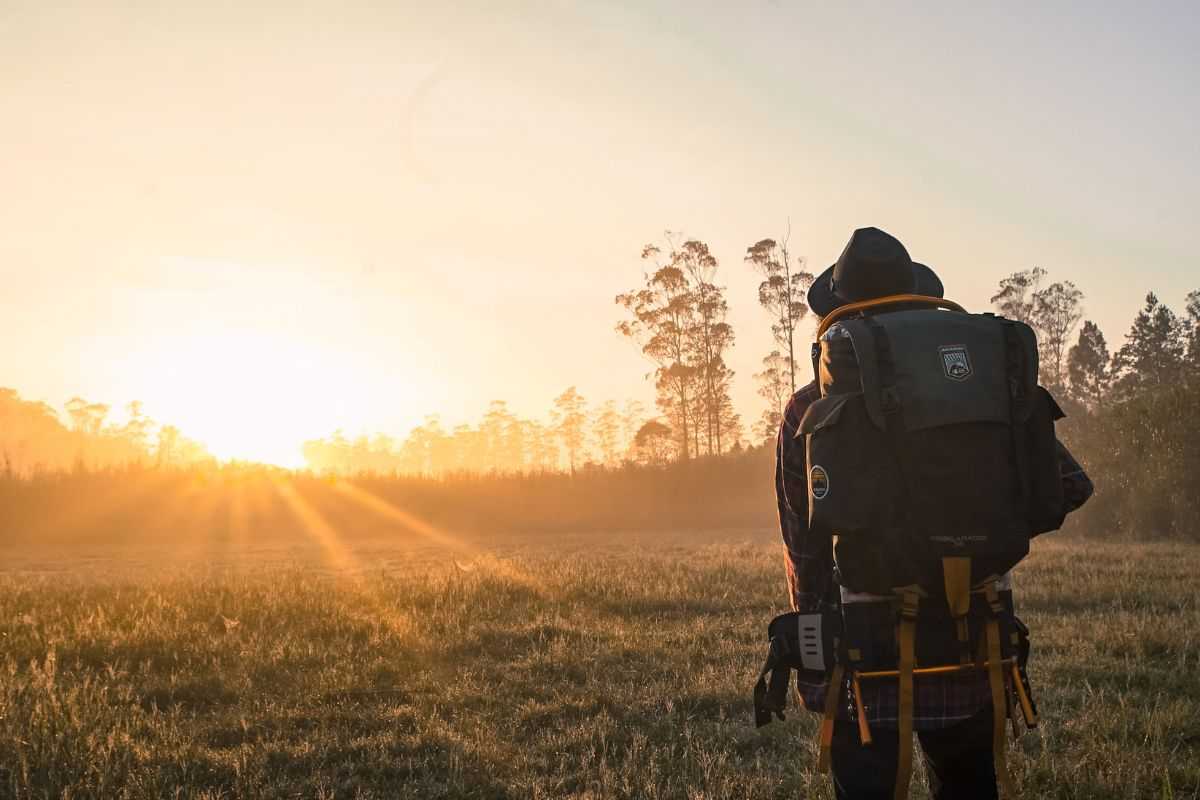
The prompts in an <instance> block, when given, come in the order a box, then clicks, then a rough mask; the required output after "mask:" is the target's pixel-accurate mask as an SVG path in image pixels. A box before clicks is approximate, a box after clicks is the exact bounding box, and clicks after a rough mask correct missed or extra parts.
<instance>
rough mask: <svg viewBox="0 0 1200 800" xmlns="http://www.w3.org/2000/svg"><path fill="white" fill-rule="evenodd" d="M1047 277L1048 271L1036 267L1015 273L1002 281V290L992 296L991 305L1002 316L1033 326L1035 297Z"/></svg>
mask: <svg viewBox="0 0 1200 800" xmlns="http://www.w3.org/2000/svg"><path fill="white" fill-rule="evenodd" d="M1045 277H1046V270H1044V269H1042V268H1041V267H1034V268H1033V269H1027V270H1024V271H1022V272H1014V273H1013V274H1012V275H1009V276H1008V277H1007V278H1005V279H1004V280H1002V281H1000V290H999V291H998V292H996V293H995V294H994V295H992V299H991V301H990V302H991V303H992V305H994V306H995V307H996V310H997V311H998V312H1000V315H1001V316H1004V317H1008V318H1009V319H1015V320H1017V321H1019V322H1024V323H1025V324H1027V325H1030V326H1032V325H1033V323H1034V306H1035V305H1036V303H1035V301H1034V296H1035V295H1036V294H1037V293H1038V289H1039V287H1040V286H1041V284H1042V280H1044V279H1045Z"/></svg>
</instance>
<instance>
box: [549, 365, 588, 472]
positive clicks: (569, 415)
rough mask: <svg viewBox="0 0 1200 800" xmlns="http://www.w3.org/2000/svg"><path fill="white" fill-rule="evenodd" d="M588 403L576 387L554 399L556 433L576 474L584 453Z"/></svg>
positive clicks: (572, 470) (569, 464) (568, 463)
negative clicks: (577, 465) (576, 467)
mask: <svg viewBox="0 0 1200 800" xmlns="http://www.w3.org/2000/svg"><path fill="white" fill-rule="evenodd" d="M586 408H587V401H586V400H584V399H583V396H582V395H580V394H579V392H577V391H575V387H574V386H572V387H570V388H568V389H567V390H566V391H565V392H563V393H562V394H560V395H559V396H558V397H556V398H554V433H555V434H556V435H557V436H558V438H559V441H561V442H562V445H563V450H564V451H565V452H566V454H567V466H568V467H569V468H570V470H571V474H572V475H574V474H575V465H576V464H577V463H578V462H579V458H580V456H581V455H582V452H583V443H584V424H585V423H586V422H587V414H586V413H585V411H586Z"/></svg>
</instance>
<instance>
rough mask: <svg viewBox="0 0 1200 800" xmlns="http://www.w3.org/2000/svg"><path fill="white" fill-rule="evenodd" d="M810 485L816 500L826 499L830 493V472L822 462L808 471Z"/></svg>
mask: <svg viewBox="0 0 1200 800" xmlns="http://www.w3.org/2000/svg"><path fill="white" fill-rule="evenodd" d="M808 485H809V486H811V487H812V496H813V499H814V500H824V499H825V498H826V497H827V496H828V495H829V473H828V472H826V471H825V468H824V467H822V466H821V465H820V464H816V465H814V466H813V468H812V469H810V470H809V471H808Z"/></svg>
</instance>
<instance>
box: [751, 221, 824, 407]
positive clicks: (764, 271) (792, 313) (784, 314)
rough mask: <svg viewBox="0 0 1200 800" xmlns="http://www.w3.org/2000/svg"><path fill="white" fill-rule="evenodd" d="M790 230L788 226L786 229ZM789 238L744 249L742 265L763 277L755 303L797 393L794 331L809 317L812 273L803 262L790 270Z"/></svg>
mask: <svg viewBox="0 0 1200 800" xmlns="http://www.w3.org/2000/svg"><path fill="white" fill-rule="evenodd" d="M789 230H790V226H789ZM789 238H790V236H789V235H785V236H784V237H783V238H782V239H781V240H780V241H778V242H777V241H775V240H774V239H760V240H759V241H757V242H755V243H754V244H752V245H750V246H749V247H747V248H746V257H745V261H746V263H747V264H750V265H751V266H752V267H754V269H755V270H757V271H758V273H759V274H760V275H762V276H763V281H762V283H760V284H759V285H758V302H759V305H761V306H762V307H763V308H765V309H766V310H767V312H768V313H770V315H771V320H772V321H771V333H772V334H773V335H774V336H775V342H776V343H777V344H778V345H779V347H780V349H781V350H782V351H783V352H786V353H787V375H788V385H789V386H790V387H791V392H790V393H794V392H795V391H796V346H795V341H796V327H797V325H798V324H799V323H800V321H801V320H803V319H804V317H805V316H806V315H807V314H808V311H809V308H808V303H807V292H808V288H809V287H810V286H811V285H812V282H813V275H812V273H810V272H808V271H806V270H805V269H804V260H803V259H799V260H798V261H797V262H796V264H795V265H794V266H793V264H792V260H791V255H790V253H789V252H788V239H789Z"/></svg>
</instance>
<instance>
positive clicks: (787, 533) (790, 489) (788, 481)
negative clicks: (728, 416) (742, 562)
mask: <svg viewBox="0 0 1200 800" xmlns="http://www.w3.org/2000/svg"><path fill="white" fill-rule="evenodd" d="M815 399H816V389H815V387H812V386H809V387H805V388H804V389H801V390H800V391H799V392H797V393H796V394H795V395H794V396H793V397H792V399H791V400H790V401H789V402H788V405H787V408H785V409H784V413H783V424H782V425H780V428H779V439H778V441H777V443H776V460H775V496H776V500H777V501H778V504H779V528H780V532H781V533H782V534H783V543H784V555H785V557H784V562H785V565H786V567H787V581H788V595H789V598H790V600H791V603H792V608H793V609H794V610H796V611H815V610H817V609H818V608H819V607H820V605H821V602H822V601H823V600H824V599H825V597H826V596H827V595H828V593H829V589H830V585H831V582H832V580H833V541H832V539H831V538H830V537H829V536H819V535H815V534H811V533H810V532H809V530H808V466H807V463H806V460H805V455H804V437H803V436H801V437H797V436H796V432H797V430H798V429H799V427H800V420H801V419H802V418H803V417H804V412H805V411H807V410H808V406H809V405H810V404H811V403H812V402H813V400H815Z"/></svg>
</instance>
